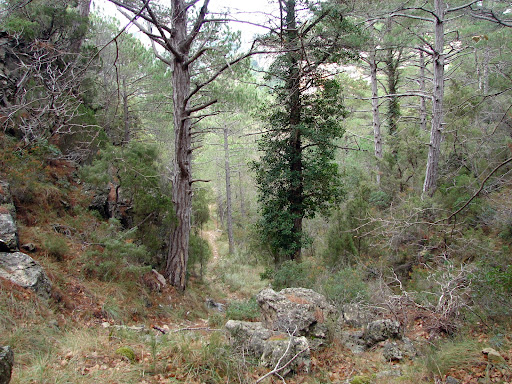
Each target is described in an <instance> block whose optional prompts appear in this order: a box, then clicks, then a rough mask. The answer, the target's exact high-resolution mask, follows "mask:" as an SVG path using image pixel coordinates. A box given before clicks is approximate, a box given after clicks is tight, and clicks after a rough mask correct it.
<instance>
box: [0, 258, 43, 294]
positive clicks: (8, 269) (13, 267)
mask: <svg viewBox="0 0 512 384" xmlns="http://www.w3.org/2000/svg"><path fill="white" fill-rule="evenodd" d="M0 277H3V278H4V279H7V280H10V281H11V282H12V283H14V284H16V285H19V286H21V287H23V288H28V289H31V290H33V291H34V292H36V293H37V294H38V295H39V296H41V297H42V298H45V299H48V298H49V297H50V292H51V288H52V283H51V282H50V279H49V278H48V276H47V275H46V273H45V271H44V270H43V268H42V267H41V266H40V265H39V264H38V263H37V262H36V261H35V260H34V259H32V258H31V257H30V256H28V255H25V254H24V253H21V252H15V253H5V252H0Z"/></svg>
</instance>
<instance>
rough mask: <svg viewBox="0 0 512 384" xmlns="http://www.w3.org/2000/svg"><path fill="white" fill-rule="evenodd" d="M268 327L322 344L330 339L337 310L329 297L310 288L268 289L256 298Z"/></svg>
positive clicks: (265, 324) (264, 323) (264, 322)
mask: <svg viewBox="0 0 512 384" xmlns="http://www.w3.org/2000/svg"><path fill="white" fill-rule="evenodd" d="M256 299H257V301H258V304H259V306H260V308H261V312H262V316H263V325H264V326H265V328H268V329H271V330H274V331H281V332H285V333H287V334H293V335H294V336H306V337H307V338H309V339H315V340H316V341H317V342H318V343H322V341H323V340H326V339H327V338H328V336H329V328H328V324H329V322H332V323H333V324H334V323H335V320H336V311H335V309H334V307H333V306H332V305H330V304H329V303H328V302H327V300H326V298H325V297H324V296H323V295H321V294H319V293H317V292H315V291H313V290H311V289H306V288H286V289H283V290H282V291H280V292H279V293H277V292H275V291H274V290H273V289H270V288H267V289H264V290H262V291H261V292H260V293H258V295H257V297H256Z"/></svg>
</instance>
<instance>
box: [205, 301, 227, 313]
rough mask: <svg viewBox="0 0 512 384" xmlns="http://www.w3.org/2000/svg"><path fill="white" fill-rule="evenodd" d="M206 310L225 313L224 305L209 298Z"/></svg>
mask: <svg viewBox="0 0 512 384" xmlns="http://www.w3.org/2000/svg"><path fill="white" fill-rule="evenodd" d="M206 308H208V309H216V310H217V311H219V312H223V311H224V304H222V303H217V302H216V301H215V300H213V299H210V298H207V299H206Z"/></svg>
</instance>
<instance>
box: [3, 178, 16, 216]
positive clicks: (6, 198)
mask: <svg viewBox="0 0 512 384" xmlns="http://www.w3.org/2000/svg"><path fill="white" fill-rule="evenodd" d="M0 206H3V207H5V208H6V209H7V210H8V211H9V213H11V214H12V215H13V216H14V215H15V213H16V212H15V209H14V202H13V200H12V195H11V188H10V186H9V183H7V182H6V181H2V180H0Z"/></svg>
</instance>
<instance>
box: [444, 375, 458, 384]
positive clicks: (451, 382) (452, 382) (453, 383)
mask: <svg viewBox="0 0 512 384" xmlns="http://www.w3.org/2000/svg"><path fill="white" fill-rule="evenodd" d="M444 382H445V383H446V384H459V383H460V380H457V379H456V378H455V377H453V376H448V377H446V380H445V381H444Z"/></svg>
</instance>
